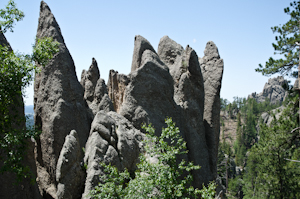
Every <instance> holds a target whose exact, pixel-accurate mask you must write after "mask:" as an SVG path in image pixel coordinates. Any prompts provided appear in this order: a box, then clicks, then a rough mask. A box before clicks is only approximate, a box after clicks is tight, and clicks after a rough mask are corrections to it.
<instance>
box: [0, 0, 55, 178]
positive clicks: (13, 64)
mask: <svg viewBox="0 0 300 199" xmlns="http://www.w3.org/2000/svg"><path fill="white" fill-rule="evenodd" d="M23 17H24V14H23V12H22V11H19V10H18V9H17V8H16V4H15V3H14V1H12V0H10V1H9V2H8V5H7V6H6V8H5V9H1V10H0V18H2V19H3V21H0V28H1V29H2V32H6V31H7V30H10V31H11V32H13V25H14V22H15V21H19V20H21V19H22V18H23ZM58 50H59V49H58V43H57V42H53V40H52V38H44V39H39V40H37V41H36V45H35V46H34V47H33V54H32V55H23V54H17V53H14V52H13V51H11V50H10V49H9V48H8V47H7V46H1V45H0V66H1V67H0V161H1V162H2V164H1V168H0V172H1V173H2V172H13V173H15V174H16V176H17V180H19V181H20V180H22V179H23V178H27V177H29V176H30V171H29V168H28V167H26V166H24V165H23V160H24V156H25V153H26V146H27V145H28V143H27V142H28V139H29V138H31V137H36V136H37V135H38V134H39V133H38V132H37V131H35V129H34V127H32V126H30V125H27V128H26V125H25V122H26V118H25V116H24V113H23V108H22V107H23V106H24V104H23V100H22V96H23V95H24V94H23V93H22V91H24V88H25V87H26V86H28V85H29V84H30V82H31V81H32V80H33V73H34V72H35V71H36V65H35V62H36V63H37V64H40V65H45V64H47V61H48V60H49V59H51V58H52V57H53V55H54V54H55V53H57V52H58Z"/></svg>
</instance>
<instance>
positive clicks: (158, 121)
mask: <svg viewBox="0 0 300 199" xmlns="http://www.w3.org/2000/svg"><path fill="white" fill-rule="evenodd" d="M128 78H129V83H128V85H127V87H126V89H125V94H124V98H123V103H122V106H121V108H120V111H119V113H120V114H121V115H123V116H124V117H125V118H127V119H128V120H129V121H131V122H132V123H133V125H134V126H135V127H136V128H137V129H141V125H142V124H143V123H152V124H153V126H154V127H155V128H156V129H161V128H162V127H163V126H164V125H165V123H164V119H165V118H166V117H167V116H169V117H173V120H174V121H175V122H177V125H179V121H180V119H179V117H180V111H179V109H178V107H177V105H176V103H175V102H174V100H173V93H174V89H173V79H172V77H171V75H170V73H169V69H168V67H167V66H166V65H165V64H164V63H163V62H162V61H161V60H160V59H159V57H158V55H157V54H156V53H155V52H153V51H151V50H145V51H144V52H143V54H142V58H141V66H140V67H139V68H138V69H136V70H135V71H133V72H131V73H130V74H129V75H128ZM157 133H158V134H160V132H159V130H158V131H157Z"/></svg>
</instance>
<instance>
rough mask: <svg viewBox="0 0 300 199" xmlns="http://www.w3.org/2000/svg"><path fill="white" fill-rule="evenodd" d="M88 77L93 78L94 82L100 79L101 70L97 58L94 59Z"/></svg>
mask: <svg viewBox="0 0 300 199" xmlns="http://www.w3.org/2000/svg"><path fill="white" fill-rule="evenodd" d="M87 75H88V79H89V80H91V81H92V82H97V81H98V79H99V78H100V71H99V68H98V64H97V61H96V59H95V58H93V59H92V64H91V66H90V68H89V70H88V71H87Z"/></svg>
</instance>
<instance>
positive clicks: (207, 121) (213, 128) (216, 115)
mask: <svg viewBox="0 0 300 199" xmlns="http://www.w3.org/2000/svg"><path fill="white" fill-rule="evenodd" d="M199 62H200V64H201V71H202V74H203V81H204V92H205V102H204V114H203V119H204V125H205V134H206V141H207V145H208V149H209V155H210V168H211V170H212V172H213V176H214V179H215V178H216V177H217V170H216V169H217V156H218V148H217V147H216V146H218V145H219V134H220V106H221V105H220V90H221V82H222V76H223V68H224V63H223V59H221V58H220V55H219V51H218V48H217V46H216V45H215V44H214V42H212V41H209V42H207V44H206V47H205V50H204V57H202V58H201V59H199Z"/></svg>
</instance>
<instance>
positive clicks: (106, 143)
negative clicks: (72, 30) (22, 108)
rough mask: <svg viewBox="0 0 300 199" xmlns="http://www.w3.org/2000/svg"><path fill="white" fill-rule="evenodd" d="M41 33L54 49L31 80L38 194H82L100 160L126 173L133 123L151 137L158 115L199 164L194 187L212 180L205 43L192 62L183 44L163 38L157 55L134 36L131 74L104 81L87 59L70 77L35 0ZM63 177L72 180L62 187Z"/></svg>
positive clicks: (134, 147)
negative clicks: (149, 130) (86, 65)
mask: <svg viewBox="0 0 300 199" xmlns="http://www.w3.org/2000/svg"><path fill="white" fill-rule="evenodd" d="M45 36H52V37H53V38H54V40H56V41H58V42H59V43H60V51H59V52H58V53H57V54H56V55H55V56H54V58H53V59H52V60H51V61H50V63H49V64H48V65H47V66H45V67H42V68H41V72H40V73H39V74H37V75H36V79H35V97H34V100H35V101H34V103H35V124H36V125H38V126H40V129H41V130H42V134H41V136H40V139H38V140H37V147H36V160H37V161H36V164H37V167H38V168H37V172H38V178H37V181H38V185H39V188H40V191H41V194H42V196H43V197H44V198H57V197H58V198H71V197H72V198H74V197H77V196H78V195H81V194H82V197H89V196H88V193H89V192H90V191H91V190H92V189H93V188H94V187H95V186H96V185H97V184H98V183H99V182H101V178H100V176H101V175H105V174H104V172H103V168H102V167H101V166H100V163H106V164H108V163H111V164H113V165H115V166H116V167H117V168H118V169H120V170H122V169H124V168H127V169H128V170H129V171H134V170H135V168H136V163H137V161H138V156H139V153H140V151H141V150H142V146H141V140H142V139H143V138H144V134H143V133H142V132H143V130H142V129H141V125H142V124H143V123H146V124H149V123H152V124H153V126H154V127H155V128H156V129H157V130H156V134H157V135H159V134H160V133H161V128H162V127H164V126H165V122H164V121H165V118H166V117H172V119H173V121H175V122H176V126H178V127H179V129H180V131H181V135H182V137H183V138H184V139H185V140H186V141H187V148H188V150H189V154H188V155H185V156H182V158H184V159H186V160H188V161H193V162H194V164H197V165H200V166H201V169H200V170H199V171H195V172H193V176H194V185H195V186H196V187H199V188H200V187H201V186H202V183H205V184H207V183H208V182H209V181H211V180H214V179H215V178H216V162H217V161H216V160H217V156H216V154H217V153H216V151H217V148H218V138H219V128H220V126H219V125H220V123H219V110H220V88H221V81H222V73H223V60H222V59H220V56H219V53H218V49H217V48H216V46H215V45H214V44H213V42H209V43H208V44H207V47H206V49H205V52H204V57H203V58H202V59H200V61H199V58H198V56H197V54H196V52H195V51H194V50H193V49H192V48H191V47H189V46H187V47H186V49H183V47H182V46H181V45H179V44H177V43H176V42H175V41H173V40H171V39H170V38H169V37H167V36H165V37H163V38H162V39H161V40H160V43H159V46H158V53H156V52H155V50H154V49H153V47H152V46H151V44H150V43H149V42H148V41H147V40H146V39H145V38H143V37H141V36H136V37H135V45H134V53H133V60H132V66H131V73H130V74H129V75H122V74H119V73H118V72H117V71H113V70H111V71H110V75H109V81H108V86H106V84H105V82H104V80H103V79H101V78H100V72H99V68H98V66H97V62H96V60H95V59H93V61H92V64H91V67H90V68H89V70H87V71H85V70H84V71H83V72H82V74H81V82H80V83H79V82H78V80H77V77H76V73H75V66H74V63H73V60H72V57H71V55H70V53H69V51H68V49H67V47H66V45H65V43H64V39H63V37H62V35H61V31H60V28H59V26H58V24H57V22H56V20H55V18H54V16H53V15H52V13H51V11H50V9H49V7H48V6H47V4H45V3H44V2H43V1H42V3H41V12H40V18H39V26H38V32H37V37H38V38H41V37H45ZM113 110H114V111H113ZM71 130H74V131H72V132H71V134H70V135H68V133H69V132H70V131H71ZM75 132H77V134H78V137H76V133H75ZM67 135H68V136H67ZM66 136H67V137H66ZM81 147H85V154H84V165H85V167H86V178H85V179H84V180H85V185H84V191H83V193H82V191H81V192H80V191H79V190H80V188H78V187H80V186H81V185H80V183H81V182H83V181H81V180H80V179H82V176H83V173H82V172H81V170H80V169H79V168H80V165H79V162H80V152H81V150H80V149H81ZM73 175H74V176H75V177H72V176H73ZM70 178H72V179H74V178H75V180H74V182H73V181H72V183H69V184H68V181H70V180H71V179H70ZM74 187H76V188H74ZM74 189H76V191H74V192H71V191H70V190H74ZM77 191H78V192H77ZM79 192H80V193H79Z"/></svg>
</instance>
